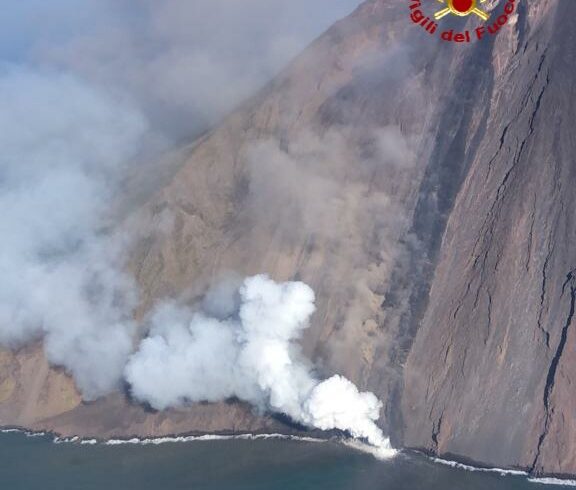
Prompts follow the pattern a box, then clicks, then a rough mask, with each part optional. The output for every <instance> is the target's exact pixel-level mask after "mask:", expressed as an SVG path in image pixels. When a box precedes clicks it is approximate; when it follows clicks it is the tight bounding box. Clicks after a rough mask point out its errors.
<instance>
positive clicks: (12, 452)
mask: <svg viewBox="0 0 576 490" xmlns="http://www.w3.org/2000/svg"><path fill="white" fill-rule="evenodd" d="M544 488H545V489H547V490H553V489H554V488H561V487H554V486H549V485H541V484H537V483H531V482H529V481H528V480H527V479H526V477H524V476H510V475H507V476H502V475H500V474H498V473H486V472H473V471H466V470H463V469H458V468H452V467H449V466H445V465H442V464H437V463H433V462H431V461H430V460H428V459H427V458H425V457H421V456H418V455H408V454H400V455H399V456H397V457H396V458H394V459H392V460H388V461H381V460H378V459H376V458H374V456H372V455H370V454H367V453H362V452H360V451H357V450H354V449H351V448H349V447H346V446H343V445H341V444H338V443H336V442H322V443H319V442H301V441H290V440H270V439H268V440H254V441H250V440H224V441H194V442H185V443H184V442H174V443H165V444H161V445H133V444H127V445H114V446H110V445H103V444H96V445H81V444H79V443H65V444H54V442H53V438H52V437H50V436H40V437H26V436H25V435H24V434H21V433H5V434H0V489H2V490H36V489H38V490H40V489H41V490H84V489H86V490H89V489H90V490H92V489H93V490H131V489H134V490H136V489H138V490H152V489H154V490H176V489H178V490H184V489H187V490H308V489H310V490H312V489H314V490H316V489H323V490H324V489H325V490H521V489H522V490H523V489H526V490H541V489H544Z"/></svg>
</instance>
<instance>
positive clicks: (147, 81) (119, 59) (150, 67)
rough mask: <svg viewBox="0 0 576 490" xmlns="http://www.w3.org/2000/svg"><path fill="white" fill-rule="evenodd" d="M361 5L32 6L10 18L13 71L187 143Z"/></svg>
mask: <svg viewBox="0 0 576 490" xmlns="http://www.w3.org/2000/svg"><path fill="white" fill-rule="evenodd" d="M359 3H360V0H161V1H158V0H50V1H46V0H22V1H19V2H11V3H10V4H9V6H8V7H4V8H3V9H2V10H0V57H1V58H2V60H3V62H4V63H17V64H23V63H25V64H28V65H33V66H34V67H52V68H57V69H58V70H63V71H66V72H72V73H73V74H75V75H77V76H79V77H81V78H83V79H85V80H86V81H89V82H90V83H94V84H96V85H98V86H99V87H100V88H103V89H104V90H105V91H112V92H116V93H121V94H123V95H124V96H125V97H129V98H133V99H135V104H136V105H138V106H140V107H141V108H142V110H143V112H144V113H145V115H146V116H147V117H148V119H149V120H150V122H151V125H152V126H153V127H155V129H158V128H161V129H162V131H163V132H165V133H168V135H169V136H170V137H173V138H182V137H188V136H190V134H194V133H195V132H196V131H197V130H198V129H201V128H203V127H204V126H206V125H207V124H211V123H213V122H215V121H216V120H217V119H218V118H220V117H221V116H222V115H224V114H225V113H227V112H228V111H229V110H230V109H231V108H232V107H234V106H235V105H236V104H238V103H239V102H240V101H242V100H243V99H245V98H246V97H248V96H250V95H251V94H253V93H254V91H255V90H256V89H257V88H258V87H260V86H261V85H263V84H264V83H265V82H266V81H267V80H268V79H269V78H270V77H271V76H273V74H274V73H276V72H277V71H278V70H279V69H280V68H282V67H283V66H285V65H286V63H287V62H288V61H289V60H290V59H291V58H292V57H293V56H294V55H296V54H297V53H298V52H300V51H301V50H302V49H303V48H304V47H305V46H306V45H307V44H308V43H309V42H310V41H311V40H313V39H314V38H315V37H317V36H318V35H319V34H320V33H321V32H323V31H324V30H325V29H326V28H327V27H329V26H330V25H331V24H332V23H333V22H334V21H335V20H337V19H339V18H341V17H343V16H345V15H346V14H348V13H349V12H350V11H352V10H353V9H354V8H355V7H356V6H357V5H358V4H359Z"/></svg>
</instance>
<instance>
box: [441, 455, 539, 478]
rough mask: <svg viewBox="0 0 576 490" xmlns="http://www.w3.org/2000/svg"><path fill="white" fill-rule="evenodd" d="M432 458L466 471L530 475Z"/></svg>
mask: <svg viewBox="0 0 576 490" xmlns="http://www.w3.org/2000/svg"><path fill="white" fill-rule="evenodd" d="M430 459H431V460H432V461H433V462H434V463H438V464H443V465H445V466H450V467H452V468H458V469H461V470H466V471H479V472H483V473H498V474H499V475H502V476H506V475H512V476H528V473H526V472H525V471H521V470H505V469H503V468H480V467H477V466H471V465H467V464H463V463H458V462H456V461H449V460H447V459H441V458H430Z"/></svg>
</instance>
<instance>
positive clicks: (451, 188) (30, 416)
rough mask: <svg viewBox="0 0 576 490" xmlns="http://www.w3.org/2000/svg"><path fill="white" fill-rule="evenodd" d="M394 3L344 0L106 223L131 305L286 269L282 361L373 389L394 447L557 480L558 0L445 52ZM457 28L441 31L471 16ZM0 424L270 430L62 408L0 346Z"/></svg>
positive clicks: (55, 375)
mask: <svg viewBox="0 0 576 490" xmlns="http://www.w3.org/2000/svg"><path fill="white" fill-rule="evenodd" d="M503 7H504V5H500V6H498V7H497V9H502V8H503ZM433 8H434V6H432V5H429V6H428V7H427V9H429V10H430V11H432V9H433ZM408 12H409V11H408V7H407V5H406V4H405V3H402V2H389V1H387V0H368V1H367V2H365V3H364V4H363V5H362V6H361V7H359V8H358V9H357V11H356V12H354V13H353V14H352V15H351V16H349V17H348V18H346V19H344V20H343V21H341V22H340V23H338V24H336V25H335V26H334V27H332V28H331V29H330V30H329V31H328V32H327V33H326V34H324V35H323V36H322V37H321V38H319V39H318V40H317V41H316V42H315V43H314V44H313V45H312V46H310V48H309V49H308V50H307V51H305V52H304V53H303V54H302V55H301V56H300V57H299V58H297V59H296V60H295V61H294V62H293V63H292V64H291V65H290V66H289V67H288V68H287V69H286V70H285V71H284V72H283V73H282V74H280V76H278V77H277V78H276V79H275V80H274V81H273V82H272V83H271V84H270V85H269V86H267V87H266V88H265V90H264V91H262V92H261V93H260V94H259V95H258V96H257V97H255V98H254V99H252V100H250V101H248V102H247V103H246V104H245V105H244V106H243V107H241V108H239V109H238V110H237V111H236V112H235V113H233V114H232V115H231V116H230V117H228V118H227V119H226V120H225V121H224V122H223V123H222V124H221V125H220V126H219V127H218V128H216V129H215V130H213V131H211V132H210V133H208V134H207V135H205V136H204V137H203V138H201V139H200V140H199V141H197V142H195V144H194V145H193V146H192V147H191V148H190V150H189V152H188V153H187V156H186V158H185V161H183V162H182V164H181V166H180V168H179V170H178V171H177V172H176V173H175V175H174V176H173V178H172V180H171V182H170V183H169V184H168V185H166V186H164V187H163V188H162V189H160V190H159V191H158V192H157V193H156V194H154V195H153V196H152V197H151V198H150V199H149V201H148V203H147V204H146V205H145V206H143V207H142V208H141V209H139V210H137V212H135V213H134V214H133V215H132V216H131V217H130V219H128V220H127V222H126V223H125V226H126V228H127V229H131V230H135V231H137V234H138V237H139V239H138V241H137V243H136V245H135V247H134V252H133V254H132V256H131V262H130V266H129V267H130V271H131V273H133V274H134V276H135V277H136V278H137V280H138V283H139V285H140V286H141V290H142V293H143V301H142V306H141V309H140V311H139V315H143V314H144V313H145V312H146V311H147V310H148V309H149V308H150V307H151V306H152V305H153V304H154V302H155V301H157V300H158V299H159V298H162V297H165V296H177V297H182V295H184V297H185V298H186V299H187V300H188V301H190V302H193V301H194V300H196V299H197V298H199V297H200V296H201V295H202V293H203V292H204V291H205V290H206V287H207V286H209V285H210V284H212V283H214V282H217V281H219V280H221V279H222V278H226V277H229V276H230V275H232V274H235V275H239V276H244V275H249V274H255V273H268V274H270V275H271V276H272V277H273V278H274V279H277V280H286V279H299V280H303V281H305V282H307V283H308V284H310V285H311V286H312V287H313V288H314V289H315V291H316V293H317V306H318V311H317V312H316V314H315V316H314V319H313V325H312V327H311V329H310V330H309V331H308V332H307V334H306V335H307V336H306V338H305V339H304V341H303V347H304V351H305V353H306V354H307V355H308V356H309V357H310V358H312V359H313V360H314V361H315V362H316V365H317V366H318V369H319V371H320V374H322V375H329V374H332V373H334V372H338V373H341V374H343V375H345V376H347V377H349V378H350V379H351V380H353V381H354V382H356V383H357V384H359V385H360V386H361V387H362V388H367V389H370V390H372V391H374V392H375V393H376V394H377V395H378V396H379V397H380V398H381V399H382V400H383V401H384V402H385V404H386V408H385V411H384V413H383V414H382V419H381V425H382V426H383V427H384V428H385V429H386V430H388V431H389V432H391V433H392V435H393V438H394V439H395V441H396V443H397V444H403V445H407V446H410V447H417V448H424V449H426V450H429V451H432V452H436V453H439V454H443V455H453V456H456V457H459V458H465V459H471V460H474V461H478V462H481V463H486V464H495V465H498V466H519V467H523V468H530V469H534V470H536V471H540V472H546V473H576V460H575V458H576V444H575V443H574V442H573V441H574V440H576V438H574V437H573V436H572V432H573V431H574V430H576V428H575V427H576V424H574V422H573V421H574V416H573V415H572V413H571V408H572V406H573V403H574V399H573V396H572V395H571V392H570V384H571V380H572V377H573V374H572V372H573V371H574V369H575V368H574V367H573V366H572V364H571V363H570V360H571V359H576V357H575V356H574V355H572V353H571V352H572V350H573V349H574V348H575V340H574V333H573V329H571V328H570V327H571V322H572V317H573V314H574V308H575V303H574V301H575V298H576V282H575V281H576V279H574V278H573V275H574V272H573V271H574V268H575V267H576V264H575V261H574V260H573V257H572V255H573V254H572V253H571V250H570V245H569V244H570V241H571V238H572V237H573V235H574V233H575V230H574V225H573V223H572V221H573V220H572V217H571V216H572V215H571V213H570V211H569V209H570V208H569V206H570V203H571V197H572V193H573V192H574V191H573V189H574V186H573V185H571V183H572V181H573V179H574V175H573V174H574V172H573V170H572V169H573V163H572V153H573V152H572V146H573V141H572V138H571V135H570V129H571V126H570V123H571V120H572V119H573V117H574V115H575V114H574V102H573V100H574V97H573V95H574V94H573V91H574V84H573V83H572V80H573V74H572V71H573V67H574V61H575V60H574V56H575V54H574V51H575V46H576V43H575V38H574V34H573V32H572V31H571V22H570V19H571V16H572V15H573V14H576V5H573V2H570V1H569V0H541V1H539V2H538V3H535V2H534V3H532V4H528V3H527V2H521V3H519V6H518V14H517V15H514V17H513V18H512V20H511V23H510V24H509V25H507V26H506V27H504V28H503V29H502V31H501V32H500V33H499V34H498V36H489V37H487V38H486V39H484V40H483V41H482V42H478V43H471V44H469V45H467V44H464V45H460V44H454V43H447V42H441V41H439V39H438V38H437V37H433V36H430V35H429V34H428V33H426V32H425V31H424V30H423V29H421V28H419V27H417V26H414V25H413V24H412V23H411V22H410V20H409V17H408ZM464 22H465V20H461V19H456V20H453V19H448V18H447V19H446V20H444V21H443V23H442V28H447V27H448V28H449V27H453V28H455V29H462V28H465V27H468V28H474V27H475V26H476V25H477V21H476V20H475V19H468V22H469V24H465V23H464ZM38 366H40V367H41V369H38ZM23 407H26V409H25V410H23ZM0 423H1V424H3V425H8V424H18V425H26V426H31V427H35V428H52V429H55V430H58V431H61V432H64V433H67V434H71V433H81V434H89V435H103V436H106V435H127V434H145V435H160V434H166V433H175V432H190V431H192V432H202V431H235V430H238V431H242V430H244V431H245V430H250V431H258V430H289V429H288V428H287V427H282V424H281V422H279V421H276V420H273V419H271V418H267V417H258V416H256V415H254V414H252V413H251V412H250V410H249V409H247V408H246V407H244V406H242V405H239V404H236V403H224V404H219V405H217V406H211V405H197V406H194V407H191V408H189V409H186V410H180V411H172V412H167V413H154V414H152V413H148V412H146V411H145V410H144V409H142V408H139V407H136V406H133V405H130V403H129V402H128V401H127V400H126V399H125V398H124V397H123V396H121V395H119V394H118V395H115V396H113V397H110V398H109V399H105V400H100V401H98V402H95V403H92V404H82V403H81V402H80V400H79V398H78V396H77V395H76V393H75V392H74V389H73V385H72V384H71V382H70V381H69V380H68V379H67V378H66V376H65V375H64V374H63V373H59V372H57V371H54V370H51V369H49V368H48V367H47V366H46V364H45V362H44V361H43V360H42V358H41V354H39V350H38V349H32V348H30V349H27V350H25V351H22V352H20V353H18V354H17V355H14V356H13V355H11V354H4V355H3V356H2V357H1V358H0Z"/></svg>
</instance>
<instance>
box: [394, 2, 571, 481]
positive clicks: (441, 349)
mask: <svg viewBox="0 0 576 490" xmlns="http://www.w3.org/2000/svg"><path fill="white" fill-rule="evenodd" d="M529 10H530V11H529V15H528V16H527V17H524V18H521V19H520V21H521V22H522V30H523V32H524V34H523V42H522V43H521V44H519V45H518V47H517V48H516V49H515V54H514V55H513V56H512V57H510V59H505V58H504V59H500V60H499V61H500V62H499V63H494V67H495V68H496V67H498V66H500V70H499V71H500V73H497V72H495V75H496V76H495V78H494V86H493V88H492V90H491V94H490V97H489V98H487V99H486V98H485V99H483V100H481V101H478V102H479V103H482V104H484V105H485V106H486V107H487V108H489V109H488V110H489V115H488V118H487V121H486V126H485V129H484V130H483V134H482V137H481V140H480V142H479V144H478V147H477V149H476V150H475V151H474V152H470V151H468V152H466V158H467V160H468V162H469V166H470V168H469V171H468V173H467V177H466V179H465V182H464V183H463V185H462V188H461V189H460V191H459V194H458V198H457V200H456V203H455V206H454V209H453V211H452V213H451V215H450V219H449V222H448V226H447V229H446V232H445V234H444V237H443V240H442V246H441V251H440V256H439V261H438V266H437V268H436V272H435V274H434V279H433V281H432V286H431V290H430V297H429V301H428V309H427V311H426V313H425V315H424V318H423V320H422V325H421V328H420V330H419V332H418V335H417V337H416V341H415V343H414V346H413V348H412V351H411V353H410V356H409V360H408V365H407V367H406V371H405V392H404V399H403V417H404V425H405V428H406V432H405V442H406V443H407V444H408V445H415V446H425V447H428V448H429V449H431V450H434V451H438V452H441V453H452V454H460V455H465V456H467V457H470V458H472V459H475V460H477V461H483V462H486V463H489V464H499V465H501V464H506V465H512V466H521V467H528V468H534V469H535V470H539V471H548V472H550V471H552V472H556V473H562V472H569V473H574V472H576V459H575V458H576V446H575V445H574V442H573V441H574V430H575V425H574V421H575V419H574V402H575V399H574V393H573V391H572V388H571V383H572V382H573V380H574V375H575V371H574V370H575V365H574V361H575V360H576V359H575V357H574V355H573V353H574V345H575V344H574V342H575V340H574V329H573V328H572V321H573V315H574V307H575V298H576V296H575V291H576V283H575V282H574V277H573V276H574V267H575V265H574V264H575V263H576V253H575V251H574V250H573V245H572V242H573V241H574V239H575V238H576V235H575V233H576V228H575V226H576V222H575V220H574V216H573V215H574V213H573V211H572V209H571V206H572V203H573V202H574V197H575V194H574V193H575V186H574V179H575V177H576V174H575V170H576V167H575V165H574V150H575V143H574V138H573V137H572V136H571V133H572V126H573V122H574V120H575V117H576V106H575V103H574V100H575V98H574V96H575V89H574V66H575V62H576V59H575V46H576V37H575V35H574V33H573V30H572V27H571V25H570V23H569V22H567V21H566V19H570V18H571V16H573V15H575V14H576V5H574V3H573V2H567V1H560V2H557V3H553V2H538V4H537V5H530V9H529ZM504 42H505V39H504V38H503V37H502V38H499V39H498V43H497V44H496V45H495V46H494V57H495V59H497V58H498V57H499V56H502V54H503V53H505V49H504V46H503V44H504Z"/></svg>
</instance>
